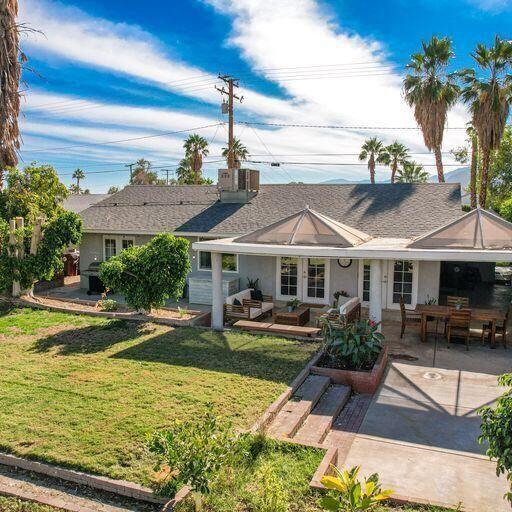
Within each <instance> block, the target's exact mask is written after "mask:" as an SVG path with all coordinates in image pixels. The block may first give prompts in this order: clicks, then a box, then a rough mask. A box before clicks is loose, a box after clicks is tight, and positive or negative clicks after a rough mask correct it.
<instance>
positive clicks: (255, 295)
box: [251, 290, 263, 302]
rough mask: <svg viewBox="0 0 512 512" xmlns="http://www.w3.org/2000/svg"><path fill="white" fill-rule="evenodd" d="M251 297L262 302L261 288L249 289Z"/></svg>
mask: <svg viewBox="0 0 512 512" xmlns="http://www.w3.org/2000/svg"><path fill="white" fill-rule="evenodd" d="M251 299H252V300H259V301H260V302H263V292H262V291H261V290H251Z"/></svg>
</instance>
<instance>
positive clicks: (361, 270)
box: [357, 260, 371, 307]
mask: <svg viewBox="0 0 512 512" xmlns="http://www.w3.org/2000/svg"><path fill="white" fill-rule="evenodd" d="M365 261H367V262H368V263H369V262H370V260H359V272H358V276H357V279H358V282H357V295H358V297H359V298H360V299H361V305H362V306H365V307H368V306H369V305H370V303H369V302H368V301H366V300H363V281H364V262H365ZM370 275H371V273H370Z"/></svg>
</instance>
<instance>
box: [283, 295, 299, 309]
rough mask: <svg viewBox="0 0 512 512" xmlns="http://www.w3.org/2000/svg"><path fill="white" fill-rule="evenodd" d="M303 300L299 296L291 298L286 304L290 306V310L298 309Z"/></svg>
mask: <svg viewBox="0 0 512 512" xmlns="http://www.w3.org/2000/svg"><path fill="white" fill-rule="evenodd" d="M300 304H301V302H300V300H299V299H297V297H295V299H292V300H289V301H288V302H287V303H286V305H287V306H288V309H289V310H290V311H293V310H294V309H297V308H298V307H299V306H300Z"/></svg>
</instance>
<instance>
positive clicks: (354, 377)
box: [311, 344, 388, 395]
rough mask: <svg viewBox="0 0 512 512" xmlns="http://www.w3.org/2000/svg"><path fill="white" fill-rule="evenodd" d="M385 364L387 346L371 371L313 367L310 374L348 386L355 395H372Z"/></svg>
mask: <svg viewBox="0 0 512 512" xmlns="http://www.w3.org/2000/svg"><path fill="white" fill-rule="evenodd" d="M387 363H388V346H387V344H385V345H384V346H383V347H382V350H381V351H380V354H379V357H377V361H375V364H374V365H373V368H372V369H371V371H353V370H339V369H336V368H324V367H323V366H313V367H312V368H311V373H314V374H316V375H325V376H326V377H330V379H331V381H332V382H333V383H334V384H344V385H346V386H350V387H351V388H352V390H353V391H355V392H356V393H369V394H371V395H373V394H374V393H375V391H377V388H378V387H379V385H380V383H381V380H382V376H383V375H384V371H385V370H386V367H387Z"/></svg>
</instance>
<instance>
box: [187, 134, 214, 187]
mask: <svg viewBox="0 0 512 512" xmlns="http://www.w3.org/2000/svg"><path fill="white" fill-rule="evenodd" d="M183 147H184V148H185V158H187V159H188V160H189V162H190V167H191V168H192V171H193V173H194V183H195V184H198V183H199V181H200V179H199V178H200V176H201V168H202V167H203V157H205V156H208V153H209V152H210V151H209V149H208V141H207V140H206V139H205V138H204V137H201V136H200V135H197V134H196V133H194V134H193V135H189V137H188V138H187V140H186V141H185V143H184V144H183Z"/></svg>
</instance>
